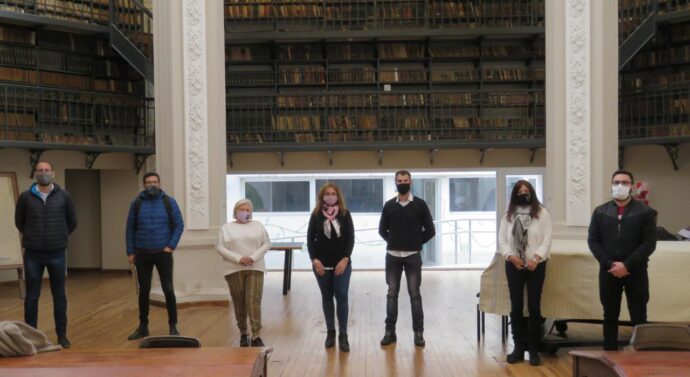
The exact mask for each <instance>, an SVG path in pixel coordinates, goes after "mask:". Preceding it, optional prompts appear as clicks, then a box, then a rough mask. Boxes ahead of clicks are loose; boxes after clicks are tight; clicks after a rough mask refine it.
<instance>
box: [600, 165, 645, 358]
mask: <svg viewBox="0 0 690 377" xmlns="http://www.w3.org/2000/svg"><path fill="white" fill-rule="evenodd" d="M611 181H612V187H611V192H612V196H613V200H611V201H609V202H606V203H604V204H602V205H600V206H599V207H597V208H596V209H595V210H594V213H593V214H592V221H591V222H590V224H589V236H588V239H587V242H588V244H589V250H590V251H591V252H592V254H593V255H594V257H595V258H597V260H598V261H599V298H600V300H601V304H602V305H603V307H604V349H605V350H613V351H615V350H618V316H619V315H620V310H621V297H622V294H623V290H624V289H625V298H626V299H627V301H628V310H629V311H630V321H631V322H632V324H633V325H638V324H642V323H645V322H647V302H648V301H649V278H648V276H647V261H648V260H649V256H650V255H651V254H652V253H653V252H654V249H656V234H655V232H656V222H655V221H654V214H653V212H652V209H651V208H649V207H647V206H645V205H644V204H642V202H639V201H637V200H634V199H633V198H632V195H631V191H632V185H633V183H634V180H633V175H632V173H630V172H628V171H625V170H618V171H616V172H615V173H613V176H612V179H611Z"/></svg>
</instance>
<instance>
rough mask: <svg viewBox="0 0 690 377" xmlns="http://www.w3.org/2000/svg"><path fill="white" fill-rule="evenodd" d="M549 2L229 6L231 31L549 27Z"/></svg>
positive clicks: (312, 1)
mask: <svg viewBox="0 0 690 377" xmlns="http://www.w3.org/2000/svg"><path fill="white" fill-rule="evenodd" d="M544 1H545V0H483V1H476V0H475V1H472V0H337V1H333V0H281V1H264V0H225V3H224V4H225V25H226V30H233V31H262V32H267V31H271V32H291V31H316V30H336V31H357V30H367V31H374V30H390V29H403V30H414V29H444V28H462V29H476V28H506V27H509V28H512V27H543V26H544Z"/></svg>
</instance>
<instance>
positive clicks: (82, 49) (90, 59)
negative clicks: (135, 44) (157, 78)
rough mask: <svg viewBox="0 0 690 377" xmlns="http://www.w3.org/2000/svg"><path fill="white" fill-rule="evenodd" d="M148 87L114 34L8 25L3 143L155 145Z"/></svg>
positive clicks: (1, 42)
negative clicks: (112, 39) (119, 50)
mask: <svg viewBox="0 0 690 377" xmlns="http://www.w3.org/2000/svg"><path fill="white" fill-rule="evenodd" d="M45 3H46V4H47V2H45ZM37 4H38V3H37ZM144 90H145V80H144V79H143V78H142V77H141V76H140V75H139V74H138V73H137V72H136V71H135V70H134V69H133V68H131V66H129V64H127V63H126V62H125V61H124V60H123V59H122V58H121V57H120V56H119V55H117V54H116V53H115V52H114V51H113V50H112V49H111V47H110V43H109V41H108V39H107V37H101V36H94V35H80V34H72V33H66V32H58V31H55V30H46V29H42V28H28V27H21V26H16V25H10V24H0V144H2V146H19V147H21V146H25V147H28V148H37V149H40V148H45V147H50V148H52V147H54V146H57V145H59V146H60V148H61V149H70V148H74V147H80V148H82V147H83V148H87V149H88V148H91V147H97V148H100V150H105V149H103V148H106V149H108V148H110V149H112V150H123V148H124V149H128V148H129V149H131V148H134V149H136V148H140V149H141V148H144V149H146V150H150V149H151V147H152V146H153V136H152V132H151V130H152V128H151V126H152V123H151V121H152V119H153V100H152V99H146V98H145V92H144Z"/></svg>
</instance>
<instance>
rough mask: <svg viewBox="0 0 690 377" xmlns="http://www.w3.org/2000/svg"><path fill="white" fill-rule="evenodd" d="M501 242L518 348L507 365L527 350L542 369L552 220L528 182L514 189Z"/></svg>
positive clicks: (502, 220) (507, 359) (503, 224)
mask: <svg viewBox="0 0 690 377" xmlns="http://www.w3.org/2000/svg"><path fill="white" fill-rule="evenodd" d="M498 240H499V245H498V246H499V251H500V252H501V254H502V255H503V257H504V258H505V260H506V276H507V278H508V290H509V291H510V322H511V323H510V327H511V330H512V332H513V343H514V346H515V348H514V350H513V352H512V353H511V354H509V355H508V356H507V357H506V361H507V362H508V363H510V364H514V363H517V362H520V361H523V360H524V359H525V349H527V351H529V363H530V364H531V365H535V366H536V365H540V364H541V360H540V357H539V352H538V350H537V347H538V345H539V340H540V339H539V338H540V336H541V322H542V321H541V291H542V286H543V285H544V278H545V276H546V261H547V259H548V258H549V249H550V248H551V218H550V216H549V212H548V211H547V210H546V208H544V207H543V206H542V205H541V204H540V203H539V199H538V198H537V195H536V192H535V191H534V187H532V185H531V184H530V183H529V182H528V181H524V180H521V181H518V182H517V183H515V186H513V191H512V193H511V194H510V204H509V205H508V211H507V212H506V214H505V216H503V218H502V219H501V227H500V229H499V232H498ZM525 285H526V286H527V308H528V310H529V320H528V321H527V328H526V329H525V324H526V323H525V320H524V317H523V308H524V306H523V305H524V303H523V297H524V296H523V292H524V287H525ZM525 340H527V342H525ZM525 343H526V344H525Z"/></svg>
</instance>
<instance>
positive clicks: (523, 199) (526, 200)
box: [515, 194, 532, 206]
mask: <svg viewBox="0 0 690 377" xmlns="http://www.w3.org/2000/svg"><path fill="white" fill-rule="evenodd" d="M515 202H516V203H517V204H519V205H523V206H526V205H528V204H530V203H532V195H530V194H520V195H518V196H517V198H516V199H515Z"/></svg>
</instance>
